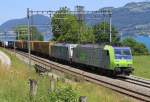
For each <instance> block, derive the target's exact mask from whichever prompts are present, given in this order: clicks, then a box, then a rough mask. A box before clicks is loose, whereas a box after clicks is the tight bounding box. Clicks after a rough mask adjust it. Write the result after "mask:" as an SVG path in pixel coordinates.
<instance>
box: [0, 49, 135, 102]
mask: <svg viewBox="0 0 150 102" xmlns="http://www.w3.org/2000/svg"><path fill="white" fill-rule="evenodd" d="M0 50H2V49H0ZM5 52H6V51H5ZM6 53H7V54H8V55H9V56H10V58H11V59H12V67H11V68H10V69H9V70H6V69H5V68H3V66H1V67H0V102H30V100H29V84H28V83H29V81H28V80H29V79H30V78H32V79H36V80H37V81H38V91H37V96H36V102H50V101H49V97H50V96H49V94H48V89H50V82H49V78H48V77H39V76H38V75H37V74H36V73H35V71H34V69H29V68H28V66H27V65H26V64H25V63H24V62H22V61H20V60H19V59H18V58H16V57H15V56H14V55H11V54H9V53H8V52H6ZM70 85H71V87H72V88H73V89H74V90H76V91H77V93H78V95H80V96H87V98H88V102H133V100H132V99H130V98H128V97H126V96H124V95H121V94H119V93H117V92H114V91H112V90H110V89H107V88H104V87H102V86H99V85H95V84H91V83H87V82H79V83H63V81H60V82H58V83H57V87H58V86H70ZM51 102H52V101H51Z"/></svg>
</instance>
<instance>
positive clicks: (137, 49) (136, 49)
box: [122, 38, 149, 55]
mask: <svg viewBox="0 0 150 102" xmlns="http://www.w3.org/2000/svg"><path fill="white" fill-rule="evenodd" d="M122 45H124V46H129V47H131V50H132V53H133V54H134V55H142V54H144V55H146V54H149V52H148V49H147V47H146V46H145V45H144V44H142V43H138V42H137V41H136V40H134V39H132V38H126V39H124V40H123V41H122Z"/></svg>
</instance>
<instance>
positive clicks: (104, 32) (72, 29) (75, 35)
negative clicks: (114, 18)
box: [52, 7, 149, 55]
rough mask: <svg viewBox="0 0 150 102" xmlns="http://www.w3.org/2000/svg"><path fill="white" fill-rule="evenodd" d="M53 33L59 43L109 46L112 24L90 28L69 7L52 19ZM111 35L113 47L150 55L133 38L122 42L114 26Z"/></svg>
mask: <svg viewBox="0 0 150 102" xmlns="http://www.w3.org/2000/svg"><path fill="white" fill-rule="evenodd" d="M60 13H63V14H60ZM52 32H53V35H54V38H53V40H55V41H58V42H65V43H82V44H84V43H98V44H101V43H105V44H107V43H109V36H110V35H109V34H110V24H109V23H107V22H101V23H99V24H97V25H95V26H88V25H87V24H86V23H85V22H84V21H80V20H78V19H77V17H76V16H75V15H72V14H70V13H69V9H68V8H67V7H62V8H60V10H58V11H57V13H56V14H54V16H53V18H52ZM111 33H112V42H111V44H112V45H121V46H129V47H131V49H132V53H133V54H134V55H143V54H144V55H146V54H149V52H148V49H147V48H146V46H145V45H144V44H142V43H138V42H137V41H135V40H134V39H132V38H127V39H124V40H123V41H120V37H119V33H118V31H117V30H116V28H115V27H114V26H112V32H111ZM109 44H110V43H109Z"/></svg>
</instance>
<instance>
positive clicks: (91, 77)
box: [16, 51, 150, 102]
mask: <svg viewBox="0 0 150 102" xmlns="http://www.w3.org/2000/svg"><path fill="white" fill-rule="evenodd" d="M16 53H17V54H19V55H22V56H24V57H28V54H27V53H25V52H20V51H16ZM31 59H32V61H33V62H34V63H35V64H38V65H40V66H44V68H46V70H51V69H55V70H58V71H60V72H64V73H68V74H71V75H75V76H78V77H82V78H84V79H85V80H86V81H89V82H92V83H96V84H99V85H103V86H105V87H107V88H110V89H112V90H114V91H117V92H119V93H122V94H125V95H128V96H130V97H133V98H135V99H137V100H139V101H145V102H150V85H148V84H149V82H148V81H145V80H142V79H141V80H139V79H138V78H134V77H128V78H126V79H124V80H120V79H112V78H108V77H105V76H100V75H95V74H92V73H88V72H85V71H82V70H79V69H75V68H73V67H70V66H66V65H62V64H59V63H56V62H52V61H50V60H47V59H44V58H40V57H37V56H34V55H31Z"/></svg>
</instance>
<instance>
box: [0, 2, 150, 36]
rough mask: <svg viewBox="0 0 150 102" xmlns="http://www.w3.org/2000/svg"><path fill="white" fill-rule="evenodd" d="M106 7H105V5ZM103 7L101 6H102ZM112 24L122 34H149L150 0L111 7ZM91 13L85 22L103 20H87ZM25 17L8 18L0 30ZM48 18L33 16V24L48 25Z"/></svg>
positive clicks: (92, 23) (12, 26)
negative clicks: (149, 0)
mask: <svg viewBox="0 0 150 102" xmlns="http://www.w3.org/2000/svg"><path fill="white" fill-rule="evenodd" d="M106 8H107V7H106ZM109 8H110V7H109ZM102 9H103V8H102ZM111 9H112V12H113V15H112V24H113V25H114V26H116V27H117V29H118V30H119V31H120V32H122V33H123V34H130V35H131V34H137V33H138V34H150V29H149V27H150V19H149V17H150V15H149V14H150V2H131V3H128V4H126V5H125V6H123V7H119V8H114V7H111ZM90 16H91V15H90V14H88V15H85V21H86V23H87V24H90V25H94V24H96V23H98V22H101V21H103V18H101V19H99V20H89V19H88V18H89V17H90ZM26 21H27V19H26V18H22V19H14V20H9V21H7V22H5V23H3V24H2V25H1V26H0V31H7V30H11V29H13V28H15V26H17V25H24V24H26V23H27V22H26ZM49 21H50V20H49V18H48V17H46V16H42V15H34V16H33V20H32V22H33V24H37V25H38V24H44V25H48V24H49V23H50V22H49ZM49 28H51V27H46V28H45V27H44V29H43V28H41V27H38V29H39V30H40V31H47V30H49Z"/></svg>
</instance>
